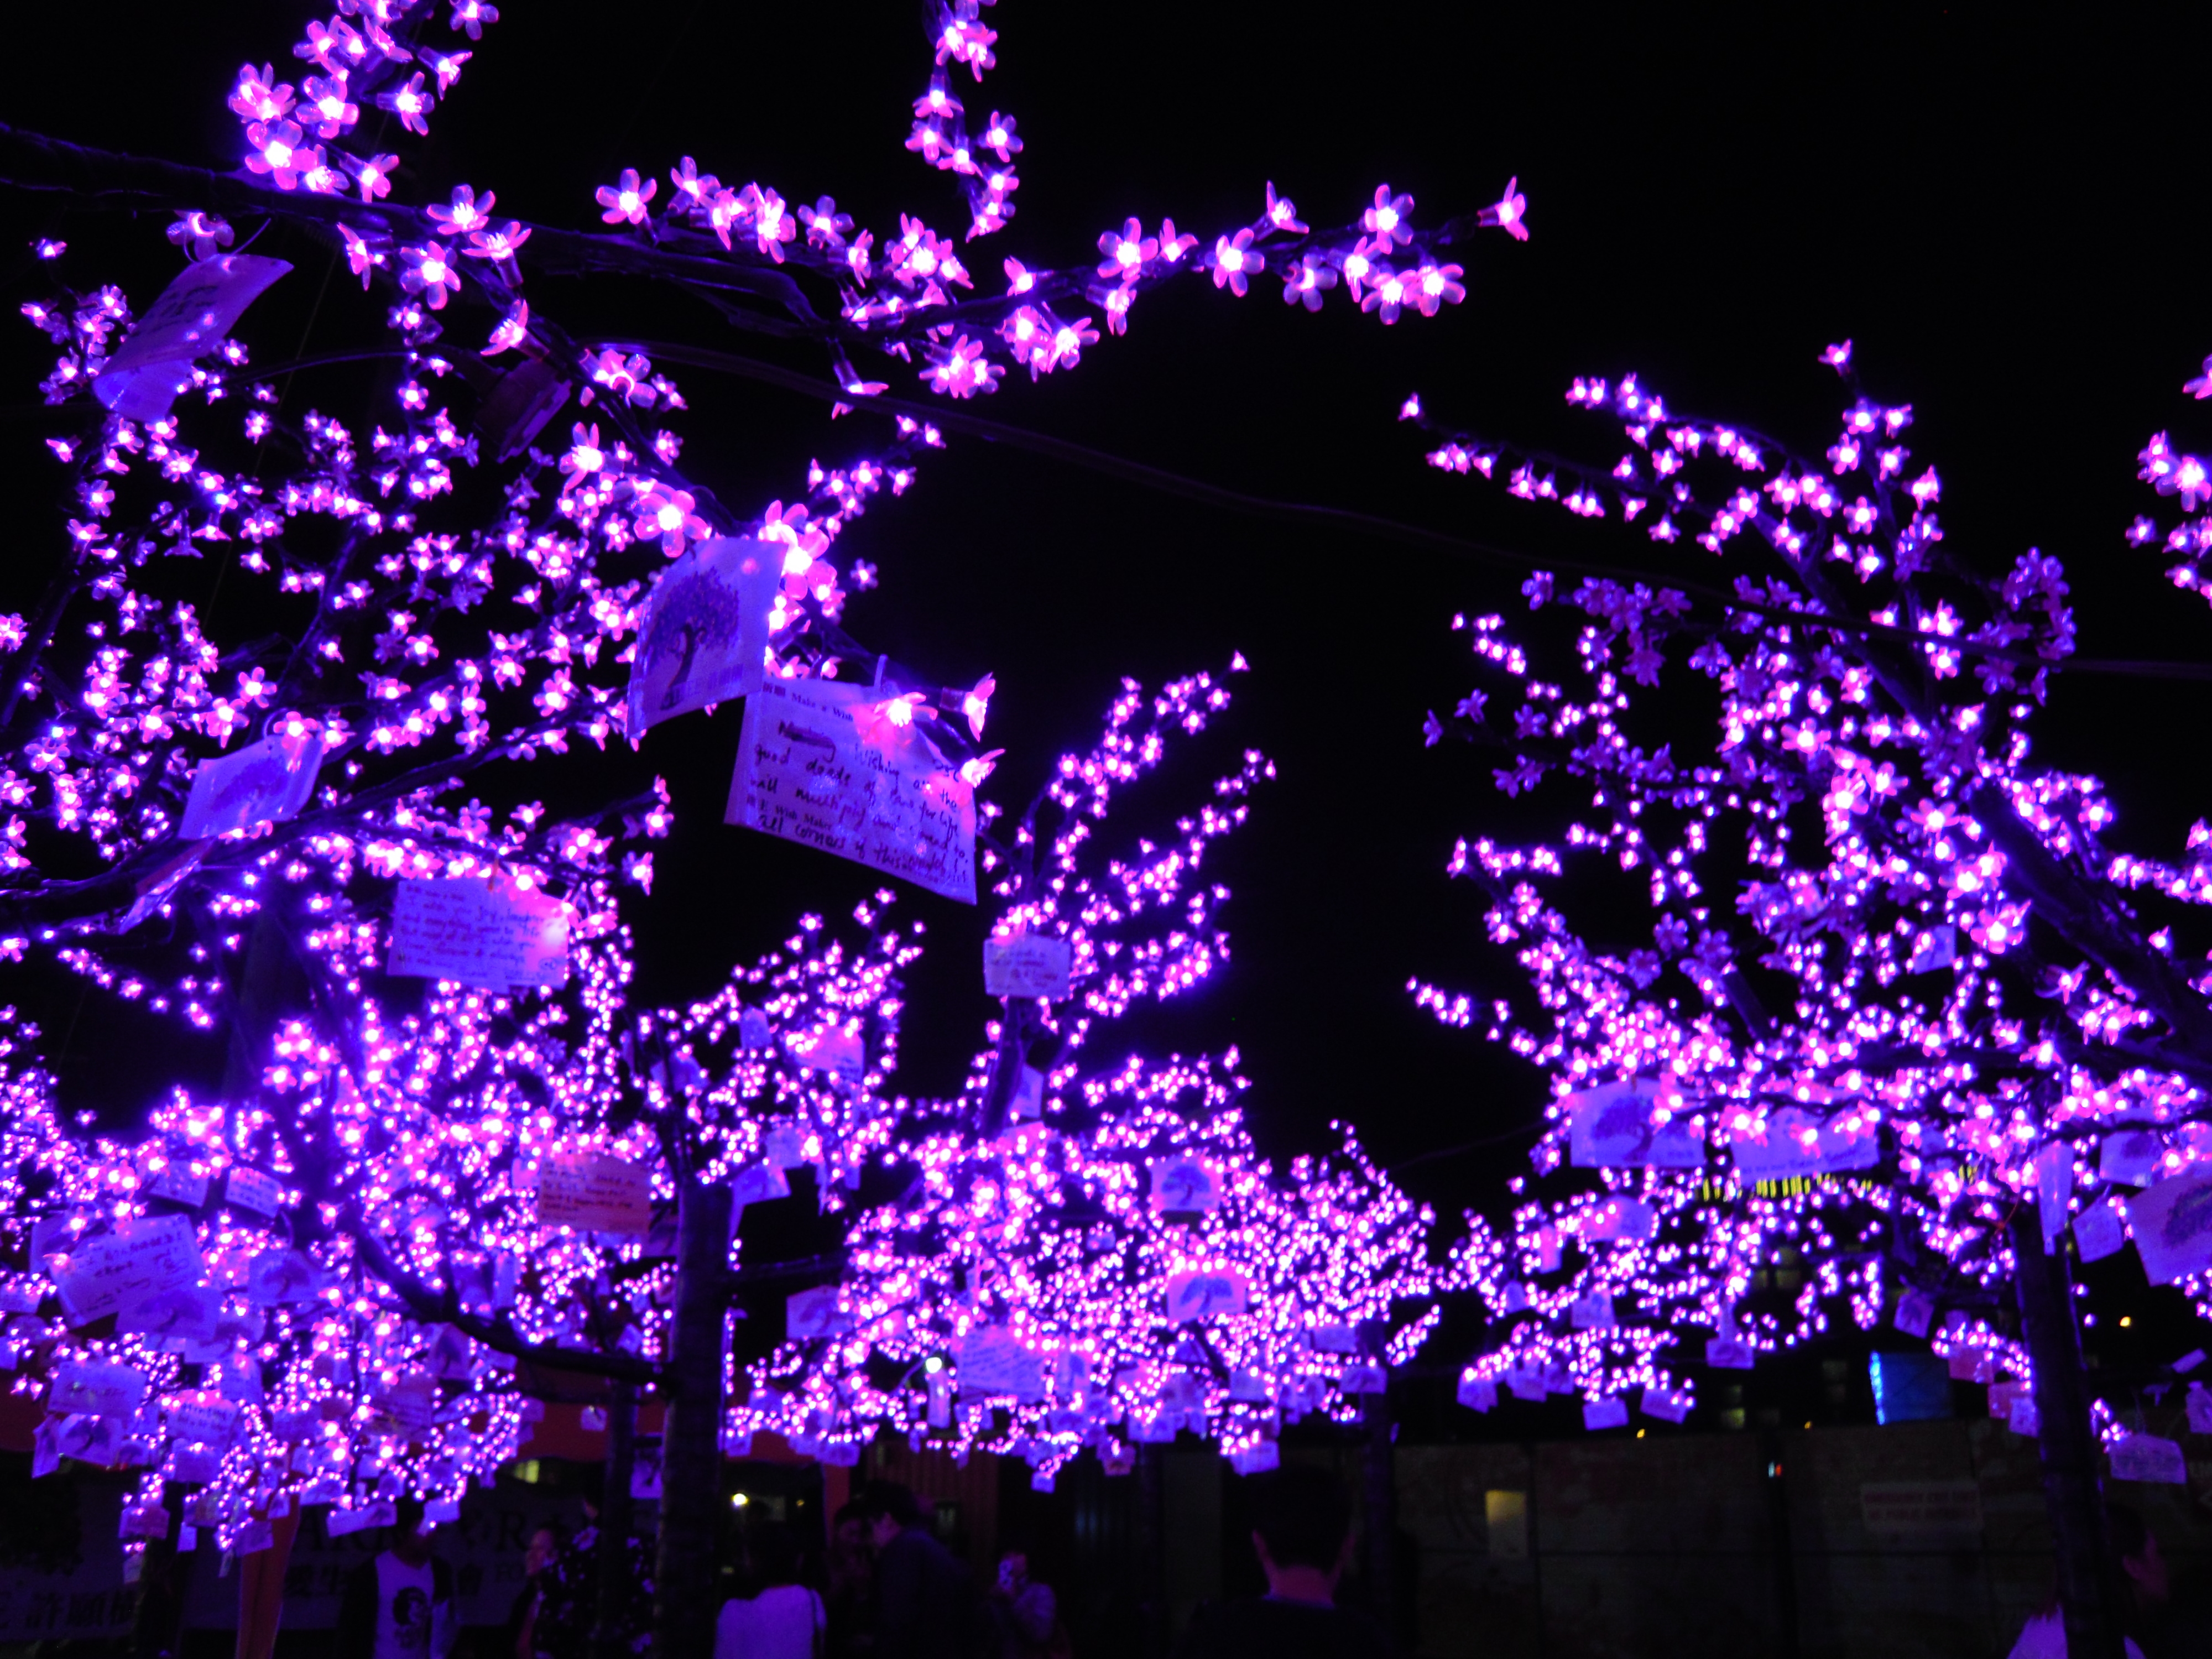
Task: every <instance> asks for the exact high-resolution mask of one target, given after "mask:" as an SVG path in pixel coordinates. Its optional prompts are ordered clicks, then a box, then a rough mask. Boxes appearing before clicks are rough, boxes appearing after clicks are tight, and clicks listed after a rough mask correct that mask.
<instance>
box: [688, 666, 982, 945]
mask: <svg viewBox="0 0 2212 1659" xmlns="http://www.w3.org/2000/svg"><path fill="white" fill-rule="evenodd" d="M900 706H901V707H903V706H904V705H903V704H901V705H900ZM888 708H890V705H889V704H879V703H878V701H877V700H876V698H875V697H874V696H873V694H872V693H871V692H869V691H867V690H865V689H863V688H861V687H860V686H855V685H846V684H839V683H837V682H836V681H830V680H786V679H775V678H771V679H769V681H767V682H766V684H763V686H762V687H761V689H760V690H759V691H758V692H757V693H756V694H755V695H753V696H749V697H747V698H746V699H745V720H744V733H743V735H742V737H741V738H740V739H739V743H738V764H737V770H736V773H735V774H734V775H733V776H732V779H731V781H730V799H729V805H728V806H727V808H726V811H724V813H723V815H722V817H723V822H724V823H735V824H741V825H743V826H744V827H745V828H747V829H758V830H760V831H762V832H763V834H766V835H771V836H780V837H781V838H782V839H784V840H786V841H795V842H799V844H800V845H802V846H805V847H812V848H817V850H819V851H822V852H824V853H831V854H836V856H837V857H839V858H845V859H851V860H854V862H855V863H858V864H863V865H866V866H868V867H869V868H870V869H872V870H880V871H882V872H884V873H885V874H886V875H893V876H899V877H902V878H905V879H906V880H908V881H911V882H913V883H914V884H915V885H916V886H919V887H924V888H927V889H928V890H930V891H931V892H933V893H939V894H942V895H943V896H945V897H946V898H951V899H958V900H959V901H960V902H963V903H964V904H973V903H974V902H975V791H974V790H973V789H972V788H970V787H969V786H968V784H966V783H965V782H963V781H962V780H961V778H960V776H959V775H958V774H957V772H956V771H955V770H954V769H952V768H951V766H949V765H947V764H946V763H945V761H944V760H943V759H942V758H940V757H939V756H938V755H937V753H936V752H935V751H934V750H933V749H932V748H931V747H930V745H929V744H928V743H927V740H926V739H925V738H923V737H922V735H921V732H918V731H917V730H916V729H915V727H914V726H911V725H901V724H898V723H897V722H896V720H894V719H893V718H892V717H891V715H890V714H889V713H887V712H886V710H887V709H888Z"/></svg>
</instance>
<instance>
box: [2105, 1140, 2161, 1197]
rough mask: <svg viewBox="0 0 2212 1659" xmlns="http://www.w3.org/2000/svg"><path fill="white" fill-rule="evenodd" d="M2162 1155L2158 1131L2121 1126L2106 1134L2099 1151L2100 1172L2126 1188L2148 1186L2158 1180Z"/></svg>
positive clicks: (2108, 1179)
mask: <svg viewBox="0 0 2212 1659" xmlns="http://www.w3.org/2000/svg"><path fill="white" fill-rule="evenodd" d="M2158 1155H2159V1145H2158V1135H2157V1133H2155V1132H2154V1131H2153V1130H2150V1129H2121V1130H2118V1131H2116V1132H2115V1133H2112V1134H2108V1135H2106V1137H2105V1144H2104V1145H2103V1146H2102V1147H2100V1149H2099V1151H2098V1154H2097V1173H2098V1175H2099V1176H2102V1177H2103V1178H2104V1179H2105V1180H2106V1181H2110V1182H2117V1183H2118V1185H2120V1186H2123V1187H2148V1186H2149V1185H2150V1183H2151V1182H2154V1181H2155V1180H2157V1179H2158Z"/></svg>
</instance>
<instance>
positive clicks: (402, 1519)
mask: <svg viewBox="0 0 2212 1659" xmlns="http://www.w3.org/2000/svg"><path fill="white" fill-rule="evenodd" d="M394 1516H395V1518H394V1521H393V1522H392V1528H391V1532H390V1534H389V1536H388V1537H387V1539H386V1542H385V1547H383V1548H382V1549H381V1550H379V1551H378V1552H377V1553H376V1554H375V1555H374V1557H372V1558H371V1559H368V1560H367V1561H364V1562H362V1564H361V1565H360V1566H359V1567H357V1568H356V1569H355V1571H354V1573H353V1576H352V1577H350V1578H349V1579H347V1580H346V1588H345V1600H344V1601H341V1602H340V1603H339V1604H338V1626H337V1632H336V1634H337V1641H336V1642H335V1643H334V1644H332V1650H333V1652H335V1653H336V1654H337V1659H446V1655H447V1653H448V1652H449V1651H451V1650H452V1648H453V1639H454V1638H456V1637H458V1636H459V1634H460V1632H461V1622H460V1617H459V1608H458V1607H457V1606H456V1605H455V1603H454V1601H453V1568H452V1567H451V1566H450V1565H447V1563H446V1562H445V1561H443V1560H441V1559H439V1558H438V1557H437V1556H435V1555H433V1554H431V1553H430V1540H429V1537H428V1534H425V1533H424V1532H423V1530H422V1502H421V1500H420V1499H418V1498H400V1499H399V1500H398V1504H397V1505H396V1506H395V1509H394Z"/></svg>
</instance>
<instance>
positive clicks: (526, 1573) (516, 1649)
mask: <svg viewBox="0 0 2212 1659" xmlns="http://www.w3.org/2000/svg"><path fill="white" fill-rule="evenodd" d="M567 1541H568V1534H567V1532H566V1530H565V1529H564V1528H562V1527H561V1526H560V1525H559V1524H558V1523H557V1522H547V1523H546V1524H545V1525H544V1526H542V1527H540V1528H538V1530H537V1531H535V1532H533V1533H532V1534H530V1547H529V1548H528V1549H526V1550H525V1551H524V1552H523V1555H522V1588H521V1589H520V1590H518V1591H516V1592H515V1596H514V1605H513V1607H511V1608H509V1609H508V1612H507V1646H506V1648H505V1649H504V1650H502V1651H501V1655H500V1659H538V1656H540V1655H541V1654H544V1655H550V1654H552V1653H553V1652H555V1651H556V1643H555V1641H554V1640H553V1637H554V1631H553V1628H552V1626H553V1621H552V1620H546V1621H545V1626H546V1627H545V1629H544V1630H543V1631H541V1630H540V1629H539V1628H538V1624H539V1620H538V1614H539V1613H541V1612H542V1611H543V1610H544V1604H545V1587H546V1579H547V1577H548V1574H549V1573H550V1570H551V1568H552V1565H553V1564H554V1562H556V1560H558V1559H560V1556H561V1546H562V1544H564V1543H566V1542H567ZM541 1637H543V1638H544V1640H541V1639H540V1638H541Z"/></svg>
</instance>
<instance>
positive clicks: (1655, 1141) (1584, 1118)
mask: <svg viewBox="0 0 2212 1659" xmlns="http://www.w3.org/2000/svg"><path fill="white" fill-rule="evenodd" d="M1559 1105H1560V1107H1561V1109H1563V1110H1564V1111H1565V1114H1566V1117H1567V1123H1568V1145H1569V1151H1570V1154H1571V1158H1572V1160H1573V1162H1574V1164H1575V1166H1576V1167H1577V1169H1584V1170H1640V1169H1645V1168H1653V1169H1661V1170H1696V1169H1702V1168H1703V1167H1704V1165H1705V1141H1704V1139H1702V1138H1701V1137H1700V1136H1699V1134H1698V1133H1697V1131H1696V1130H1694V1129H1693V1128H1692V1127H1691V1126H1690V1122H1689V1118H1688V1115H1687V1111H1686V1108H1687V1105H1688V1102H1687V1101H1686V1099H1685V1098H1684V1097H1683V1094H1682V1091H1681V1087H1680V1085H1678V1084H1677V1083H1676V1082H1675V1081H1674V1079H1672V1078H1642V1077H1639V1078H1628V1079H1623V1080H1622V1081H1620V1082H1619V1083H1607V1084H1605V1085H1601V1087H1598V1088H1595V1089H1583V1090H1581V1091H1577V1092H1576V1093H1574V1094H1571V1095H1568V1096H1566V1097H1565V1098H1563V1099H1562V1100H1561V1101H1560V1102H1559ZM1662 1111H1665V1112H1667V1113H1668V1118H1667V1121H1665V1122H1663V1123H1662V1122H1659V1121H1656V1118H1657V1115H1658V1114H1659V1113H1660V1112H1662Z"/></svg>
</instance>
